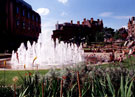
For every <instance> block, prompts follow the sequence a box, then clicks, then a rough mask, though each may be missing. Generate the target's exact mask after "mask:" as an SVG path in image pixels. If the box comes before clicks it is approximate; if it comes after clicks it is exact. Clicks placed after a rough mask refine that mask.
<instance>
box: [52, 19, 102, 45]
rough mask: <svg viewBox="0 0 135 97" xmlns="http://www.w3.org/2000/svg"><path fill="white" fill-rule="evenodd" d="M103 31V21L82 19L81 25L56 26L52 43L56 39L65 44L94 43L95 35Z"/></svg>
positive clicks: (71, 23) (65, 24)
mask: <svg viewBox="0 0 135 97" xmlns="http://www.w3.org/2000/svg"><path fill="white" fill-rule="evenodd" d="M102 29H103V21H102V20H99V19H97V21H95V20H94V19H93V18H91V19H90V20H86V19H84V20H83V21H82V23H80V21H77V23H75V24H74V23H73V21H72V20H71V22H70V23H64V24H58V23H57V24H56V30H54V31H53V35H52V38H53V40H54V41H56V39H58V40H59V41H64V42H66V43H71V42H72V43H76V44H80V43H82V42H85V41H86V40H88V41H95V35H96V33H98V32H99V31H101V30H102Z"/></svg>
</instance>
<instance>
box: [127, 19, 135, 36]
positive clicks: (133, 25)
mask: <svg viewBox="0 0 135 97" xmlns="http://www.w3.org/2000/svg"><path fill="white" fill-rule="evenodd" d="M128 36H132V37H134V38H135V17H132V18H131V20H130V19H129V21H128Z"/></svg>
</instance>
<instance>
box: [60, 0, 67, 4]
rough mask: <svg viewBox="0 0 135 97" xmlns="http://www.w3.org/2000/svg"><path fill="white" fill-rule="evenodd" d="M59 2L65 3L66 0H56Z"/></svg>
mask: <svg viewBox="0 0 135 97" xmlns="http://www.w3.org/2000/svg"><path fill="white" fill-rule="evenodd" d="M58 1H59V2H60V3H63V4H66V3H67V2H68V0H58Z"/></svg>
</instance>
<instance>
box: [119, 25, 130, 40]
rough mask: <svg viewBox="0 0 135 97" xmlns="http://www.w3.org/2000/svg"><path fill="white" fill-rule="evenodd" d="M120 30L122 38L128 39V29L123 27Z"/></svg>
mask: <svg viewBox="0 0 135 97" xmlns="http://www.w3.org/2000/svg"><path fill="white" fill-rule="evenodd" d="M118 32H119V35H120V37H121V39H122V40H126V38H127V36H128V30H127V29H125V28H123V27H122V28H120V29H119V30H118Z"/></svg>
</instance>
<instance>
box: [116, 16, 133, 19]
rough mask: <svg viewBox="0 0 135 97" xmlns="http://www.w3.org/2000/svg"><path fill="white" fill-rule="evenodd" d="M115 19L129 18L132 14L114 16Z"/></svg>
mask: <svg viewBox="0 0 135 97" xmlns="http://www.w3.org/2000/svg"><path fill="white" fill-rule="evenodd" d="M113 17H114V18H115V19H129V18H131V17H132V16H113Z"/></svg>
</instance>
